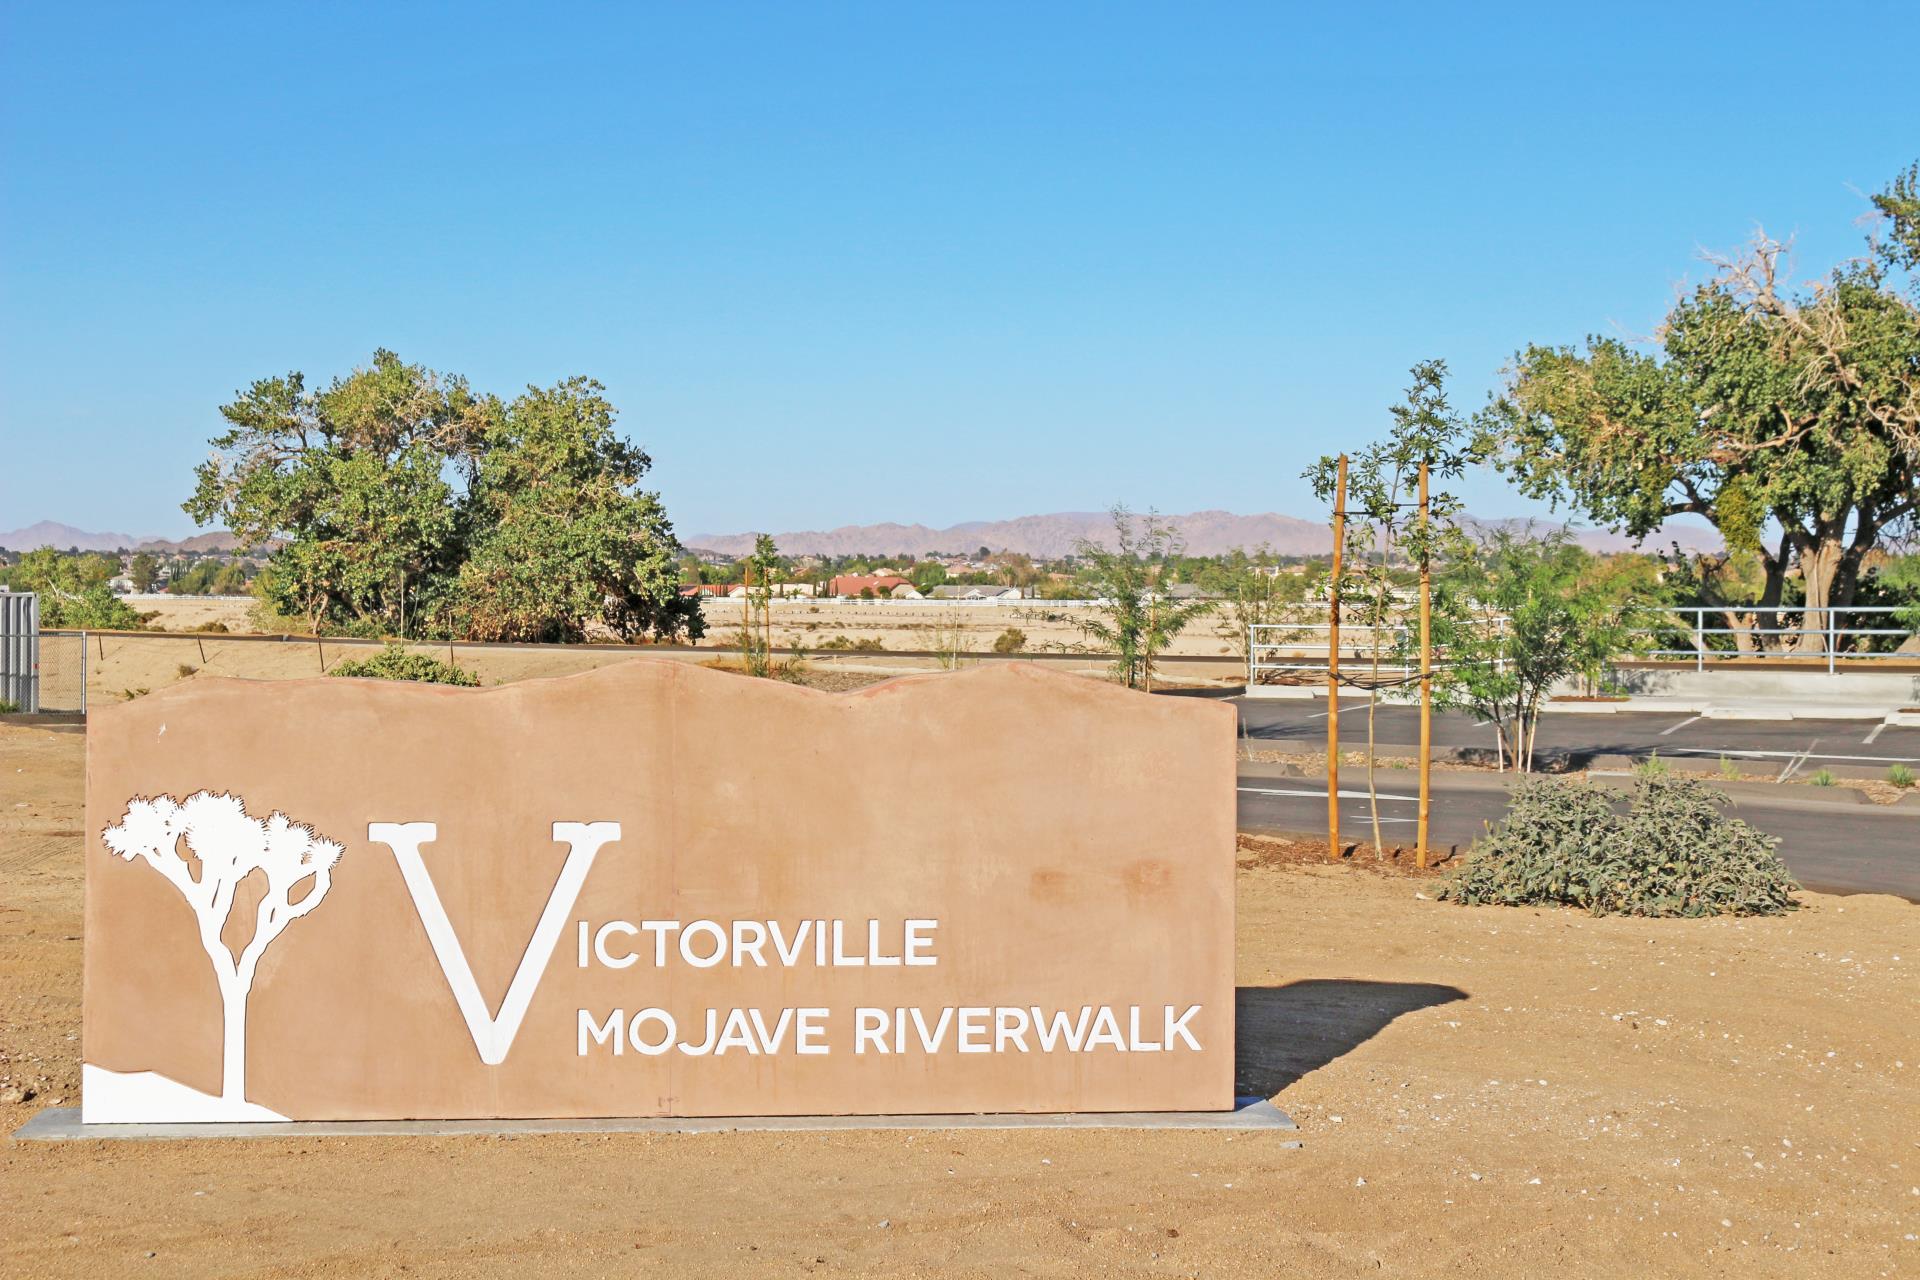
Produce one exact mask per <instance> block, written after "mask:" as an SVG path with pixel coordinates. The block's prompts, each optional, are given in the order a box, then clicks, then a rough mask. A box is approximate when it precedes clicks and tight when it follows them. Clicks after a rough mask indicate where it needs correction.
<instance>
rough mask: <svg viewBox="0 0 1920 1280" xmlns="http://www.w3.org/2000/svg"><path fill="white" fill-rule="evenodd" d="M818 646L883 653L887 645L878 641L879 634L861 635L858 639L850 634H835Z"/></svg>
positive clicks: (837, 649) (856, 651) (842, 650)
mask: <svg viewBox="0 0 1920 1280" xmlns="http://www.w3.org/2000/svg"><path fill="white" fill-rule="evenodd" d="M820 647H821V648H822V649H833V650H836V651H840V652H844V651H847V650H851V651H853V652H854V653H883V652H885V651H886V647H887V646H886V645H884V644H882V643H881V642H880V637H879V636H861V637H860V638H859V639H858V640H856V639H854V638H853V637H852V636H835V637H834V638H833V639H831V640H827V641H823V642H822V643H821V645H820Z"/></svg>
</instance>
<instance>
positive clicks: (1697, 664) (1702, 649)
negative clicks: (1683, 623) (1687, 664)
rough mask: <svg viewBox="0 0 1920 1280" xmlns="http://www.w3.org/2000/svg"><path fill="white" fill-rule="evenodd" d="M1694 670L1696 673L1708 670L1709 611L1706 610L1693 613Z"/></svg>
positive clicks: (1697, 610) (1696, 610)
mask: <svg viewBox="0 0 1920 1280" xmlns="http://www.w3.org/2000/svg"><path fill="white" fill-rule="evenodd" d="M1693 669H1694V670H1695V671H1705V670H1706V669H1707V611H1706V610H1705V609H1695V610H1694V611H1693Z"/></svg>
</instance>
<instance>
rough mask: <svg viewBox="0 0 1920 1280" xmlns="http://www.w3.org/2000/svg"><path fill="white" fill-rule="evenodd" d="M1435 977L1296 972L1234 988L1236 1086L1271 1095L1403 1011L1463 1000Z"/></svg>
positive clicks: (1381, 1028) (1376, 1032) (1352, 1046)
mask: <svg viewBox="0 0 1920 1280" xmlns="http://www.w3.org/2000/svg"><path fill="white" fill-rule="evenodd" d="M1466 998H1467V993H1466V992H1464V991H1462V990H1460V988H1458V987H1451V986H1446V985H1444V984H1442V983H1437V982H1367V981H1363V980H1360V979H1355V978H1302V979H1300V980H1299V981H1297V982H1289V983H1286V984H1285V985H1283V986H1277V987H1240V988H1237V989H1236V990H1235V992H1234V1025H1235V1028H1236V1035H1235V1037H1234V1068H1233V1069H1234V1080H1235V1081H1236V1082H1237V1084H1236V1089H1237V1092H1239V1093H1241V1094H1243V1095H1258V1096H1260V1097H1263V1098H1271V1097H1272V1096H1273V1095H1275V1094H1277V1093H1279V1092H1280V1091H1281V1090H1282V1089H1285V1088H1286V1087H1287V1086H1288V1085H1290V1084H1292V1083H1293V1082H1294V1081H1296V1080H1298V1079H1300V1078H1301V1077H1302V1076H1304V1075H1306V1074H1307V1073H1308V1072H1310V1071H1317V1070H1319V1069H1320V1068H1321V1067H1324V1066H1326V1065H1327V1064H1328V1063H1330V1062H1332V1061H1334V1060H1335V1059H1336V1058H1340V1057H1344V1056H1345V1055H1346V1054H1348V1053H1351V1052H1352V1051H1353V1050H1354V1049H1357V1048H1358V1047H1360V1046H1361V1045H1363V1044H1365V1043H1366V1042H1367V1041H1369V1040H1371V1039H1373V1038H1374V1037H1375V1036H1377V1035H1379V1034H1380V1033H1381V1032H1382V1031H1384V1030H1386V1029H1387V1027H1389V1026H1390V1025H1392V1023H1393V1021H1394V1019H1396V1018H1399V1017H1401V1016H1402V1015H1404V1014H1409V1013H1417V1012H1419V1011H1420V1010H1421V1009H1431V1008H1433V1007H1434V1006H1435V1005H1442V1004H1451V1003H1453V1002H1454V1001H1456V1000H1465V999H1466Z"/></svg>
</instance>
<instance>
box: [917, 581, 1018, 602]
mask: <svg viewBox="0 0 1920 1280" xmlns="http://www.w3.org/2000/svg"><path fill="white" fill-rule="evenodd" d="M932 595H933V598H934V599H935V600H1018V599H1020V588H1018V587H1004V586H1000V585H999V584H997V583H985V584H979V583H973V584H969V583H955V582H949V583H943V584H941V585H940V586H937V587H935V588H934V589H933V592H932Z"/></svg>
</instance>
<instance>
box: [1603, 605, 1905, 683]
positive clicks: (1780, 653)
mask: <svg viewBox="0 0 1920 1280" xmlns="http://www.w3.org/2000/svg"><path fill="white" fill-rule="evenodd" d="M1660 612H1662V613H1665V614H1668V615H1671V616H1672V617H1674V618H1675V619H1679V620H1682V621H1683V622H1684V625H1670V626H1665V627H1646V628H1642V629H1641V630H1640V631H1638V632H1636V633H1635V634H1637V635H1644V636H1653V637H1656V638H1658V637H1661V636H1669V635H1672V634H1673V633H1674V632H1676V631H1684V632H1686V633H1688V634H1690V635H1691V636H1692V638H1693V644H1692V645H1691V646H1690V647H1689V648H1685V649H1648V650H1646V651H1645V656H1647V657H1650V658H1691V659H1693V663H1694V669H1695V670H1696V671H1704V670H1706V668H1707V662H1708V660H1709V659H1712V660H1714V661H1721V660H1727V659H1738V660H1741V661H1744V662H1748V663H1752V662H1760V663H1766V662H1770V661H1771V662H1780V661H1785V660H1792V661H1793V662H1794V663H1795V664H1796V665H1798V664H1802V663H1804V662H1806V660H1807V659H1808V658H1810V657H1819V656H1824V657H1825V658H1826V666H1827V673H1828V674H1829V675H1832V674H1833V673H1834V672H1835V670H1836V669H1837V667H1838V663H1839V661H1840V660H1841V659H1842V658H1844V659H1846V660H1847V661H1849V662H1854V661H1872V660H1875V659H1889V658H1890V659H1896V660H1899V661H1904V662H1912V661H1915V660H1916V658H1920V654H1914V653H1900V652H1898V650H1897V649H1886V650H1881V651H1878V652H1876V651H1874V650H1872V649H1868V648H1865V647H1863V646H1861V645H1860V644H1859V641H1860V640H1862V639H1870V638H1871V637H1877V636H1887V637H1893V636H1899V637H1900V638H1901V639H1903V640H1904V639H1907V638H1910V637H1911V636H1913V635H1914V630H1913V628H1911V627H1843V626H1840V625H1838V622H1839V619H1841V618H1844V617H1847V616H1849V615H1856V614H1871V615H1874V616H1876V617H1892V616H1894V615H1897V614H1901V613H1905V612H1906V610H1905V609H1904V608H1901V607H1899V606H1896V605H1860V606H1858V607H1855V608H1848V609H1833V608H1818V607H1815V608H1809V607H1808V606H1806V605H1783V606H1780V607H1778V608H1774V609H1761V608H1757V607H1756V608H1751V609H1740V608H1733V609H1729V608H1717V609H1716V608H1712V607H1709V606H1705V605H1686V606H1679V607H1675V608H1670V609H1662V610H1660ZM1728 613H1750V614H1752V615H1753V616H1754V617H1755V618H1756V620H1757V619H1759V618H1762V617H1771V618H1776V619H1778V618H1781V617H1788V618H1792V617H1798V618H1801V619H1806V618H1809V617H1811V616H1814V615H1819V622H1820V625H1818V626H1815V627H1811V628H1809V627H1806V626H1798V627H1761V626H1753V627H1710V626H1708V625H1707V619H1708V618H1709V617H1715V618H1718V617H1722V616H1724V615H1726V614H1728ZM1687 619H1691V621H1685V620H1687ZM1808 634H1813V635H1818V636H1820V637H1822V644H1821V648H1822V650H1823V651H1824V654H1809V653H1795V652H1791V651H1788V650H1781V649H1741V648H1739V647H1738V646H1737V644H1736V645H1735V647H1733V648H1725V649H1718V648H1714V647H1713V646H1712V645H1710V644H1709V643H1708V640H1707V637H1709V636H1727V637H1730V638H1737V637H1739V636H1805V635H1808Z"/></svg>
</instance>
